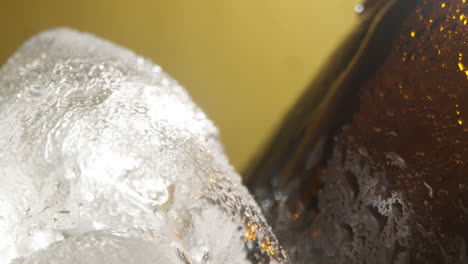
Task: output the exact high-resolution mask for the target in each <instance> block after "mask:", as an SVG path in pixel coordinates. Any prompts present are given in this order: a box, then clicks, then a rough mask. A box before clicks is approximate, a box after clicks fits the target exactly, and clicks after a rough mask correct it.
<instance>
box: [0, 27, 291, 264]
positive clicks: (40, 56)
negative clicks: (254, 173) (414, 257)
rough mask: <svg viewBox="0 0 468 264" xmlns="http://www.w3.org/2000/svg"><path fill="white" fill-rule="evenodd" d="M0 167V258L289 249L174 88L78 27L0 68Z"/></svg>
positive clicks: (234, 258)
mask: <svg viewBox="0 0 468 264" xmlns="http://www.w3.org/2000/svg"><path fill="white" fill-rule="evenodd" d="M0 177H1V181H2V184H0V237H1V238H2V239H1V240H0V264H6V263H10V261H11V260H13V259H16V260H15V262H14V263H53V262H54V261H55V262H57V263H58V262H60V263H102V262H106V263H146V262H148V261H151V260H153V259H155V258H157V259H158V261H162V260H163V259H164V258H166V259H167V261H162V262H158V263H252V262H253V263H288V260H287V257H286V256H285V253H284V251H283V250H282V249H281V247H280V246H279V244H278V242H277V241H276V238H275V236H274V235H273V234H272V232H271V229H270V227H269V226H268V225H267V224H266V222H265V220H264V218H263V216H262V215H261V214H260V211H259V208H258V206H257V205H256V203H255V202H254V201H253V199H252V197H251V196H250V194H249V193H248V191H247V190H246V188H245V187H244V186H242V184H241V179H240V177H239V175H238V174H237V173H236V172H235V171H234V169H233V168H232V166H230V164H229V162H228V160H227V158H226V156H225V154H224V152H223V149H222V146H221V144H220V143H219V138H218V131H217V129H216V127H215V126H214V125H213V123H212V122H211V121H210V120H209V119H208V118H207V117H206V115H205V114H204V113H203V112H202V111H201V110H200V109H199V108H198V107H197V106H196V105H195V104H194V103H193V102H192V101H191V98H190V97H189V96H188V94H187V93H186V91H185V90H184V88H182V87H181V86H180V85H179V84H178V83H177V82H176V81H174V80H173V79H172V78H171V77H170V76H168V75H167V74H166V73H164V72H163V71H162V70H161V68H160V67H159V66H157V65H155V64H153V63H152V62H151V61H149V60H147V59H144V58H142V57H139V56H137V55H135V54H134V53H133V52H131V51H129V50H127V49H124V48H122V47H119V46H117V45H115V44H112V43H110V42H107V41H105V40H102V39H99V38H97V37H95V36H92V35H90V34H86V33H80V32H77V31H73V30H69V29H55V30H51V31H47V32H44V33H41V34H39V35H37V36H36V37H34V38H32V39H31V40H29V41H28V42H27V43H26V44H24V45H23V46H22V47H21V48H20V49H19V51H18V52H17V53H16V54H14V55H13V56H12V57H11V58H10V59H9V60H8V62H7V63H6V64H5V65H4V66H3V67H2V68H1V69H0ZM102 230H108V231H102ZM152 249H154V250H152ZM58 256H60V257H58ZM62 257H63V258H62ZM93 261H94V262H93ZM100 261H101V262H100ZM145 261H146V262H145Z"/></svg>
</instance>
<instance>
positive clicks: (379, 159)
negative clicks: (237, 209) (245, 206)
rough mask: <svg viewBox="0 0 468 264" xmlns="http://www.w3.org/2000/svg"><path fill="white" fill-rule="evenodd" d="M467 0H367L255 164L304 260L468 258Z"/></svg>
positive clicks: (260, 195) (269, 210)
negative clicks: (359, 16)
mask: <svg viewBox="0 0 468 264" xmlns="http://www.w3.org/2000/svg"><path fill="white" fill-rule="evenodd" d="M467 23H468V3H466V0H447V1H441V0H394V1H391V0H386V1H383V0H382V1H369V3H368V4H367V7H366V8H365V9H364V11H363V13H362V23H361V25H360V26H359V27H358V28H357V30H356V31H355V32H354V33H353V34H352V36H351V37H350V38H349V39H348V40H347V41H345V43H344V44H343V45H342V46H341V47H340V48H339V49H338V51H337V52H336V53H335V54H334V55H333V56H332V57H331V58H330V63H329V64H327V65H326V67H325V70H324V71H323V72H322V73H321V74H319V76H318V77H317V79H316V80H315V81H314V82H313V83H312V85H311V86H310V87H309V89H308V90H307V92H306V93H305V94H304V95H303V96H302V97H301V99H300V100H299V102H298V103H297V104H296V105H295V106H294V107H293V109H292V110H291V111H290V112H289V113H288V115H287V116H286V118H285V119H284V122H283V124H282V125H281V127H280V129H279V131H278V132H277V134H276V135H275V136H274V137H273V139H272V141H271V143H270V144H269V145H268V147H267V148H266V150H265V152H264V153H263V154H262V155H261V156H259V158H258V160H256V161H255V162H254V163H253V164H252V166H251V167H250V168H249V170H248V171H247V173H246V175H247V177H248V179H249V182H248V185H249V187H250V189H251V190H252V192H253V193H254V195H255V196H256V197H257V200H258V202H259V203H260V204H261V206H262V208H263V210H264V212H265V214H266V216H267V218H268V220H269V221H270V223H271V224H272V226H273V228H274V229H275V231H276V233H277V235H278V236H279V239H280V242H282V244H283V245H284V246H285V247H286V249H287V251H289V255H290V256H291V257H292V259H293V261H295V263H343V264H344V263H379V264H381V263H382V264H386V263H412V264H413V263H418V264H419V263H424V264H430V263H468V255H467V252H468V251H467V248H466V247H467V243H468V119H467V118H468V24H467Z"/></svg>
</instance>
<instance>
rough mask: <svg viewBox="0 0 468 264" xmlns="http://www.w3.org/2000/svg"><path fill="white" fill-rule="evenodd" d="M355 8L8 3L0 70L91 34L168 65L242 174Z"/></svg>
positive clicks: (235, 0) (330, 2) (305, 3)
mask: <svg viewBox="0 0 468 264" xmlns="http://www.w3.org/2000/svg"><path fill="white" fill-rule="evenodd" d="M355 3H356V2H355V1H353V0H327V1H322V0H184V1H183V0H164V1H163V0H146V1H129V0H106V1H96V0H80V1H67V0H61V1H52V0H41V1H33V0H31V1H22V0H12V1H10V0H0V36H1V37H0V64H3V62H4V61H5V60H6V59H7V58H8V56H10V55H11V53H12V52H14V50H15V49H16V48H17V47H18V46H19V45H20V44H21V43H22V42H24V41H25V40H26V39H28V38H29V37H31V36H32V35H34V34H35V33H37V32H39V31H41V30H44V29H47V28H50V27H57V26H68V27H72V28H76V29H79V30H82V31H89V32H92V33H94V34H96V35H98V36H101V37H103V38H107V39H109V40H111V41H114V42H116V43H118V44H121V45H123V46H126V47H128V48H129V49H132V50H134V51H136V52H137V53H139V54H141V55H144V56H146V57H149V58H151V59H152V60H154V61H155V62H156V63H158V64H160V65H161V66H162V67H163V68H164V69H165V70H166V71H167V72H169V73H170V74H171V75H172V76H173V77H174V78H176V79H177V80H178V81H179V82H181V83H182V84H183V85H184V86H185V87H186V88H187V90H188V91H189V93H190V94H191V95H192V97H193V98H194V100H195V101H196V102H197V103H198V104H199V105H200V106H201V107H202V108H203V109H204V110H205V111H206V112H207V114H208V115H209V116H210V118H212V119H213V120H214V121H215V123H216V124H217V125H218V126H219V128H220V130H221V137H222V140H223V143H224V144H225V146H226V150H227V152H228V154H229V156H230V159H231V161H232V163H233V164H234V165H235V166H236V167H237V169H238V170H241V169H242V168H243V167H244V166H245V165H246V164H247V162H248V160H249V159H250V158H252V156H253V155H254V154H255V152H256V151H258V149H259V148H260V147H261V146H262V144H264V143H265V142H266V140H267V138H268V136H269V135H270V133H271V132H272V131H273V129H274V128H275V127H276V126H277V125H278V123H279V121H280V120H281V118H282V116H283V115H284V113H285V112H286V111H287V109H288V108H289V107H290V106H291V104H292V103H293V102H294V100H295V98H297V97H298V96H299V94H300V92H301V91H302V90H303V89H304V87H305V86H306V85H307V83H308V82H309V81H310V80H311V79H312V77H313V74H314V73H315V72H316V71H317V69H318V67H319V66H320V65H322V64H323V63H324V60H325V59H326V58H327V56H328V55H329V54H330V53H331V52H332V50H333V48H334V47H336V46H337V44H338V42H339V41H340V40H341V39H342V38H343V37H344V36H345V35H346V32H348V31H349V30H350V28H351V27H352V26H353V24H354V23H355V20H356V17H355V14H354V13H353V6H354V4H355Z"/></svg>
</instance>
